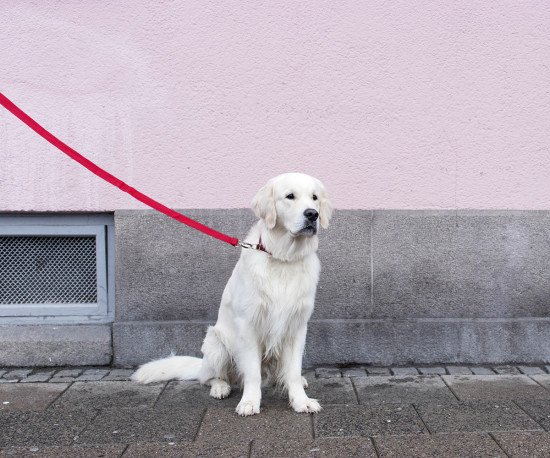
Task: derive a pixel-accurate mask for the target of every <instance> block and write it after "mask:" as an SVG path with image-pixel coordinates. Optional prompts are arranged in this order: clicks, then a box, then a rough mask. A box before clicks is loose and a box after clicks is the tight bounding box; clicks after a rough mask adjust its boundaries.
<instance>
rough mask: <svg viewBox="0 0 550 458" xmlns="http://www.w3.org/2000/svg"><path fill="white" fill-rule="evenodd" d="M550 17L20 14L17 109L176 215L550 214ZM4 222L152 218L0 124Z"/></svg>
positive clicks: (74, 6)
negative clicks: (288, 176) (315, 192)
mask: <svg viewBox="0 0 550 458" xmlns="http://www.w3.org/2000/svg"><path fill="white" fill-rule="evenodd" d="M548 24H550V8H549V7H548V2H547V1H544V0H542V1H524V2H515V1H500V0H476V1H469V2H446V3H445V5H443V4H442V3H441V2H436V1H426V0H420V1H415V2H411V1H409V0H407V1H394V2H374V1H371V2H365V1H349V2H348V1H345V2H334V1H319V2H314V3H312V2H284V1H268V2H258V1H255V0H238V1H226V2H211V1H206V2H170V1H167V2H151V1H145V0H132V1H129V0H127V1H106V2H78V1H63V2H62V1H53V0H48V1H42V0H41V1H38V0H36V1H30V0H26V1H25V0H21V1H17V2H15V1H4V2H1V3H0V66H1V68H2V71H1V72H0V89H1V91H2V92H3V93H4V94H5V95H6V96H8V97H9V98H11V99H12V100H13V101H14V102H15V103H16V104H19V105H20V106H21V107H22V108H23V109H24V110H26V111H27V112H28V113H29V114H31V115H32V116H33V117H35V118H36V119H37V120H38V121H39V122H41V123H43V124H44V125H45V127H46V128H48V129H50V130H51V131H52V132H53V133H54V134H56V135H57V136H59V137H60V138H61V139H62V140H64V141H65V142H67V143H68V144H69V145H71V146H72V147H74V148H75V149H76V150H77V151H79V152H81V153H82V154H84V155H85V156H87V157H89V158H90V159H92V160H95V161H97V162H98V163H99V164H100V165H101V166H103V167H104V168H106V169H107V170H109V171H110V172H112V173H114V174H115V175H117V176H119V177H120V178H121V179H123V180H125V181H127V182H128V183H129V184H131V185H132V186H134V187H136V188H138V189H140V190H142V191H143V192H145V193H147V194H150V195H151V196H152V197H154V198H156V199H159V200H161V201H162V202H163V203H166V204H167V205H170V206H173V207H177V208H241V207H248V205H249V201H250V198H251V196H252V195H253V194H254V192H255V191H256V190H257V189H258V187H259V186H260V185H261V184H263V183H264V182H265V181H266V180H267V178H268V177H270V176H272V175H275V174H278V173H280V172H283V171H289V170H301V171H307V172H309V173H311V174H313V175H316V176H318V177H319V178H321V179H322V180H323V181H324V182H325V183H326V184H327V186H328V187H329V189H330V191H331V194H332V198H333V200H334V203H335V206H336V207H337V208H341V209H350V208H358V209H378V208H403V209H426V208H432V209H439V208H448V209H455V208H458V209H462V208H474V209H490V208H512V209H546V208H548V205H549V204H548V202H550V184H549V182H550V180H548V177H549V176H550V161H549V160H548V156H549V153H550V122H549V119H550V118H549V116H548V114H549V109H548V107H550V89H549V88H550V69H549V64H550V33H549V32H548ZM0 160H1V165H0V195H1V196H2V198H1V199H0V211H11V210H28V211H49V210H52V211H57V210H84V211H100V210H114V209H117V208H142V207H140V206H139V204H137V203H135V202H134V201H132V200H131V199H130V198H129V197H127V196H125V195H124V194H123V193H121V192H120V191H118V190H116V189H113V188H110V187H109V186H108V185H106V184H104V183H102V182H101V181H100V180H99V179H97V178H95V177H93V176H92V175H91V174H90V173H89V172H87V171H85V170H83V169H81V168H80V167H79V166H78V165H76V164H73V163H71V161H70V160H69V159H68V158H66V157H64V156H63V155H62V154H61V153H60V152H58V151H57V150H55V149H54V148H53V147H51V146H49V145H48V144H47V143H46V142H45V141H44V140H42V139H41V138H39V137H38V136H37V135H36V134H34V133H33V132H31V131H30V130H29V129H28V128H27V127H25V126H23V125H22V124H21V123H20V122H19V121H18V120H16V119H15V118H13V117H12V116H11V115H10V114H9V113H7V112H5V110H0Z"/></svg>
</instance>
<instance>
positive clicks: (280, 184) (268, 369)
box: [133, 173, 332, 416]
mask: <svg viewBox="0 0 550 458" xmlns="http://www.w3.org/2000/svg"><path fill="white" fill-rule="evenodd" d="M252 208H253V210H254V212H255V213H256V215H257V216H258V217H259V218H260V219H259V221H258V222H257V223H256V224H255V225H254V226H253V227H252V229H251V231H250V233H249V234H248V236H247V237H246V239H245V241H246V242H249V243H253V244H257V243H258V241H259V240H260V237H261V241H262V244H263V245H264V246H265V248H266V250H267V251H269V252H270V253H271V254H267V253H265V252H262V251H256V250H242V253H241V257H240V259H239V261H238V262H237V264H236V265H235V268H234V270H233V274H232V275H231V278H230V279H229V281H228V283H227V285H226V287H225V290H224V292H223V295H222V299H221V305H220V309H219V312H218V321H217V322H216V324H215V326H211V327H209V328H208V331H207V333H206V337H205V339H204V343H203V345H202V348H201V350H202V353H203V355H204V357H203V358H202V359H200V358H193V357H190V356H173V355H172V356H171V357H168V358H165V359H160V360H156V361H152V362H150V363H147V364H145V365H143V366H142V367H141V368H140V369H139V370H138V371H137V372H136V373H135V374H134V375H133V379H134V380H136V381H137V382H140V383H150V382H157V381H162V380H170V379H179V380H199V381H200V382H201V383H204V384H207V385H210V387H211V389H210V395H211V396H213V397H215V398H219V399H221V398H225V397H227V396H229V393H230V391H231V385H230V384H231V383H241V384H242V385H243V396H242V399H241V401H240V403H239V404H238V406H237V409H236V411H237V413H238V414H239V415H243V416H246V415H253V414H256V413H259V412H260V401H261V395H262V393H261V386H262V376H263V377H264V379H269V380H270V381H274V382H275V383H277V384H278V385H280V386H282V387H284V388H285V389H286V390H287V391H288V396H289V400H290V404H291V406H292V408H293V409H294V410H295V411H296V412H319V411H320V410H321V407H320V405H319V403H318V402H317V401H316V400H314V399H310V398H308V396H307V395H306V393H305V391H304V388H307V382H306V380H305V379H304V378H303V377H302V376H301V371H302V356H303V352H304V345H305V340H306V330H307V322H308V320H309V317H310V316H311V313H312V312H313V303H314V300H315V292H316V287H317V281H318V279H319V272H320V263H319V259H318V258H317V255H316V254H315V252H316V250H317V245H318V240H317V229H318V224H319V223H320V224H321V226H322V227H324V228H326V227H328V224H329V220H330V218H331V214H332V205H331V203H330V201H329V200H328V198H327V193H326V190H325V187H324V186H323V184H322V183H321V182H320V181H319V180H317V179H315V178H313V177H310V176H308V175H304V174H300V173H288V174H284V175H280V176H278V177H275V178H272V179H271V180H269V182H268V183H267V184H266V185H265V186H264V187H263V188H262V189H260V191H259V192H258V193H257V195H256V196H255V197H254V199H253V201H252ZM306 210H308V212H306ZM311 210H314V212H313V213H312V212H311ZM306 213H307V214H306ZM316 214H318V219H317V218H316ZM308 216H309V218H308ZM312 220H313V221H312Z"/></svg>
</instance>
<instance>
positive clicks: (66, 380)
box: [49, 377, 75, 383]
mask: <svg viewBox="0 0 550 458" xmlns="http://www.w3.org/2000/svg"><path fill="white" fill-rule="evenodd" d="M74 381H75V379H74V378H73V377H53V378H51V379H50V381H49V382H50V383H72V382H74Z"/></svg>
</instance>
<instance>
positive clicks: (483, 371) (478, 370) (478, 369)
mask: <svg viewBox="0 0 550 458" xmlns="http://www.w3.org/2000/svg"><path fill="white" fill-rule="evenodd" d="M470 370H471V371H472V372H473V373H474V375H495V371H494V370H493V369H491V368H490V367H485V366H471V367H470Z"/></svg>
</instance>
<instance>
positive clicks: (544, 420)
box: [516, 399, 550, 431]
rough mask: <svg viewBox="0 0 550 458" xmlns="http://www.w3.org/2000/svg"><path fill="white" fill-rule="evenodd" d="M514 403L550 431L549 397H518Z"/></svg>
mask: <svg viewBox="0 0 550 458" xmlns="http://www.w3.org/2000/svg"><path fill="white" fill-rule="evenodd" d="M516 404H517V405H519V406H520V407H521V408H522V409H523V410H524V411H525V412H527V413H528V414H529V415H530V416H531V417H532V418H533V419H534V420H536V422H537V423H538V424H539V425H541V426H542V427H543V428H544V429H545V430H546V431H550V399H519V400H517V401H516Z"/></svg>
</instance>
